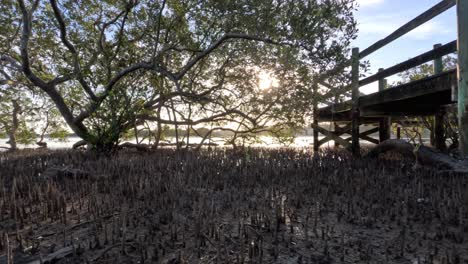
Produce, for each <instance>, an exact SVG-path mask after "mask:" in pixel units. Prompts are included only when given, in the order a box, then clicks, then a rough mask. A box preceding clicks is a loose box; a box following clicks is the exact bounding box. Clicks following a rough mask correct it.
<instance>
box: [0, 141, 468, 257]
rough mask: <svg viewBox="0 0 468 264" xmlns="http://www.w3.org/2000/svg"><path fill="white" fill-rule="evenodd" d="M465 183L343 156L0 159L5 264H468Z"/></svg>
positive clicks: (51, 154) (49, 154)
mask: <svg viewBox="0 0 468 264" xmlns="http://www.w3.org/2000/svg"><path fill="white" fill-rule="evenodd" d="M467 184H468V177H467V176H466V175H462V174H457V173H450V172H448V173H446V174H440V173H435V172H433V171H431V170H430V169H424V168H419V169H414V168H413V166H412V164H410V163H407V162H405V161H404V160H399V159H374V160H370V159H365V158H362V159H353V158H352V157H350V156H349V155H348V154H346V153H344V152H339V151H334V150H323V151H322V152H320V153H318V154H313V153H312V152H309V151H305V150H304V151H298V150H291V149H270V150H265V149H243V150H232V149H219V150H211V151H208V150H201V151H196V152H195V151H193V152H192V151H176V150H172V149H165V150H160V151H157V152H154V153H138V152H129V151H122V152H119V153H117V154H116V155H114V156H112V157H111V158H109V157H104V156H95V155H93V154H91V153H84V152H79V151H41V152H27V151H23V152H18V153H16V154H11V153H10V154H0V236H1V239H0V264H3V263H8V264H10V263H418V264H419V263H420V264H423V263H431V264H435V263H446V264H466V263H468V217H467V215H468V189H467ZM34 261H36V262H34Z"/></svg>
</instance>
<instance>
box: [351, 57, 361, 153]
mask: <svg viewBox="0 0 468 264" xmlns="http://www.w3.org/2000/svg"><path fill="white" fill-rule="evenodd" d="M352 52H353V53H352V57H351V75H352V77H351V87H352V90H351V92H352V95H351V97H352V100H353V108H352V111H351V112H352V128H351V137H352V143H351V152H352V153H353V155H354V156H360V154H361V151H360V147H359V48H353V51H352Z"/></svg>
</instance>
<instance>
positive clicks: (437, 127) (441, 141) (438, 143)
mask: <svg viewBox="0 0 468 264" xmlns="http://www.w3.org/2000/svg"><path fill="white" fill-rule="evenodd" d="M441 46H442V44H435V45H434V49H437V48H439V47H441ZM432 68H433V71H434V74H440V73H442V72H443V70H444V65H443V63H442V57H439V58H436V59H434V61H433V65H432ZM444 118H445V108H444V107H443V106H442V107H439V109H438V110H437V112H436V114H435V115H434V124H433V125H434V130H433V131H432V133H433V135H434V136H433V137H432V136H431V139H432V138H433V139H434V142H433V143H434V146H435V148H436V149H438V150H440V151H445V150H446V148H447V146H446V145H445V141H446V138H445V130H444ZM431 143H432V142H431Z"/></svg>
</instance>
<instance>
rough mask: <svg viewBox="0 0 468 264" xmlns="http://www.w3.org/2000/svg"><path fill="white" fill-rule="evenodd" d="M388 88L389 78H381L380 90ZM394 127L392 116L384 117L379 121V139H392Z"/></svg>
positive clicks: (381, 140)
mask: <svg viewBox="0 0 468 264" xmlns="http://www.w3.org/2000/svg"><path fill="white" fill-rule="evenodd" d="M381 71H383V69H382V68H380V69H379V72H381ZM386 88H387V79H385V78H382V79H380V80H379V92H380V91H383V90H385V89H386ZM391 127H392V121H391V118H390V117H384V118H382V120H380V122H379V141H380V142H383V141H385V140H387V139H390V129H391Z"/></svg>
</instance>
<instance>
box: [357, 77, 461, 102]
mask: <svg viewBox="0 0 468 264" xmlns="http://www.w3.org/2000/svg"><path fill="white" fill-rule="evenodd" d="M456 85H457V76H456V72H455V70H451V71H447V72H444V73H441V74H438V75H433V76H430V77H427V78H424V79H421V80H417V81H413V82H410V83H406V84H403V85H399V86H397V87H393V88H391V89H385V90H384V91H381V92H379V93H373V94H369V95H366V96H362V97H360V98H359V106H360V107H366V106H371V105H377V104H382V103H388V102H392V101H401V100H405V99H410V98H416V97H418V96H423V95H427V94H431V93H437V92H441V91H450V89H451V87H452V86H456Z"/></svg>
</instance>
